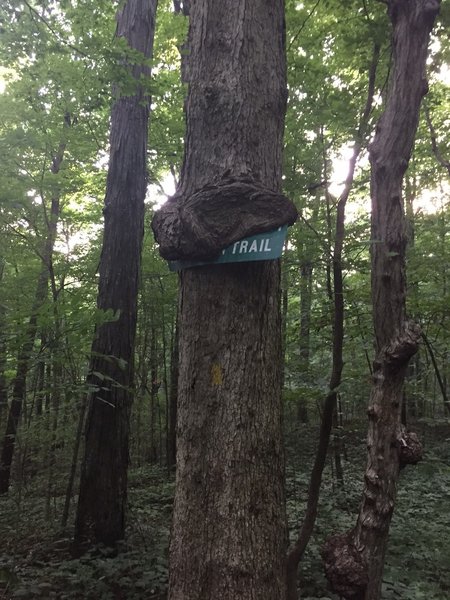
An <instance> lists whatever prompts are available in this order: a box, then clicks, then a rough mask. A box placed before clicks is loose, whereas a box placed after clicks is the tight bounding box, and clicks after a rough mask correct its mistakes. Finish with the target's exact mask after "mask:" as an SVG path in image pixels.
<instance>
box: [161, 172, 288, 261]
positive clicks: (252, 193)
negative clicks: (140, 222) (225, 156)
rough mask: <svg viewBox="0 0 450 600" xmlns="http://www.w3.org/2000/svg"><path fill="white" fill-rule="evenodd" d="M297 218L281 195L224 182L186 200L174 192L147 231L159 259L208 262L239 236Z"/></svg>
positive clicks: (244, 183)
mask: <svg viewBox="0 0 450 600" xmlns="http://www.w3.org/2000/svg"><path fill="white" fill-rule="evenodd" d="M297 216H298V213H297V209H296V208H295V205H294V204H293V202H292V201H291V200H289V199H288V198H287V197H286V196H284V195H283V194H280V193H277V192H273V191H271V190H268V189H266V188H264V187H262V186H261V185H259V184H258V183H255V182H254V181H251V180H232V179H228V180H225V181H221V182H219V183H217V184H215V185H210V186H206V187H204V188H202V189H201V190H199V191H197V192H195V193H194V194H192V195H191V196H187V197H183V196H181V195H177V194H175V196H173V197H172V198H169V200H168V201H167V202H166V203H165V204H164V205H163V206H162V207H161V208H160V210H158V211H157V212H156V213H155V215H154V217H153V220H152V229H153V232H154V234H155V239H156V241H157V242H158V243H159V246H160V248H159V252H160V254H161V256H162V257H163V258H165V259H167V260H194V259H195V260H198V259H202V260H204V259H208V260H210V259H214V258H216V257H217V256H219V254H220V252H221V250H223V249H224V248H226V247H227V246H229V245H230V244H232V243H234V242H237V241H238V240H241V239H242V238H245V237H248V236H250V235H255V234H258V233H264V232H266V231H272V230H273V229H276V228H277V227H281V226H282V225H292V224H293V223H295V221H296V220H297Z"/></svg>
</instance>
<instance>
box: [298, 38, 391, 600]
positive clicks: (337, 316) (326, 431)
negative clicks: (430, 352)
mask: <svg viewBox="0 0 450 600" xmlns="http://www.w3.org/2000/svg"><path fill="white" fill-rule="evenodd" d="M379 57H380V47H379V45H378V44H377V43H375V44H374V49H373V55H372V61H371V64H370V69H369V81H368V89H367V100H366V104H365V107H364V109H363V111H362V114H361V118H360V122H359V126H358V130H357V132H356V140H355V142H354V146H353V153H352V156H351V159H350V166H349V171H348V174H347V177H346V180H345V186H344V189H343V191H342V193H341V195H340V197H339V200H338V203H337V210H336V226H335V238H334V249H333V256H332V272H333V278H332V282H333V283H332V289H333V292H332V298H331V300H332V302H333V310H332V332H333V333H332V368H331V375H330V381H329V391H328V394H327V396H326V398H325V400H324V402H323V410H322V419H321V424H320V437H319V445H318V448H317V452H316V457H315V460H314V466H313V469H312V472H311V477H310V482H309V489H308V500H307V505H306V513H305V516H304V519H303V522H302V524H301V528H300V531H299V535H298V538H297V540H296V541H295V543H294V544H293V545H292V547H291V548H290V549H289V552H288V558H287V586H288V596H287V598H288V600H297V597H298V594H297V570H298V565H299V562H300V560H301V559H302V556H303V554H304V552H305V550H306V547H307V544H308V542H309V539H310V537H311V535H312V532H313V528H314V524H315V521H316V516H317V508H318V504H319V492H320V486H321V482H322V473H323V469H324V467H325V462H326V458H327V451H328V445H329V440H330V435H331V430H332V425H333V413H336V409H337V394H338V388H339V386H340V384H341V381H342V370H343V368H344V359H343V351H344V309H345V305H344V281H343V268H342V259H343V251H344V240H345V207H346V205H347V201H348V199H349V196H350V192H351V190H352V187H353V180H354V176H355V170H356V164H357V161H358V158H359V155H360V154H361V151H362V148H363V142H364V139H365V137H366V133H367V128H368V123H369V119H370V114H371V111H372V105H373V96H374V91H375V81H376V72H377V66H378V61H379ZM330 285H331V284H330Z"/></svg>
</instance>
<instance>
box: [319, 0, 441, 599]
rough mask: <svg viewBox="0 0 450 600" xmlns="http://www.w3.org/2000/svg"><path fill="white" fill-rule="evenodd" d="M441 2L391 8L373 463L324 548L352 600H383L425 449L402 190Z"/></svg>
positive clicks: (400, 0)
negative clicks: (413, 419) (409, 481)
mask: <svg viewBox="0 0 450 600" xmlns="http://www.w3.org/2000/svg"><path fill="white" fill-rule="evenodd" d="M438 10H439V1H438V0H390V1H389V2H388V12H389V16H390V18H391V21H392V25H393V28H394V38H393V61H394V64H393V72H392V77H391V82H390V88H389V93H388V98H387V102H386V108H385V111H384V113H383V115H382V117H381V119H380V121H379V122H378V126H377V131H376V135H375V138H374V141H373V143H372V145H371V148H370V162H371V167H372V175H371V197H372V240H373V243H372V303H373V321H374V329H375V338H376V358H375V362H374V373H373V388H372V393H371V398H370V405H369V410H368V415H369V433H368V440H367V445H368V462H367V469H366V473H365V478H364V479H365V481H364V493H363V498H362V503H361V508H360V512H359V516H358V520H357V523H356V527H355V529H354V531H352V532H351V533H350V534H344V535H340V536H335V537H334V538H331V539H330V540H329V541H328V542H327V544H326V547H325V549H324V559H325V563H326V565H325V566H326V570H327V576H328V578H329V579H330V581H331V583H332V585H333V587H334V589H335V590H336V592H338V593H339V594H340V595H342V596H344V597H345V598H353V599H364V600H378V599H379V598H380V596H381V584H382V574H383V567H384V557H385V552H386V547H387V541H388V535H389V525H390V522H391V518H392V513H393V510H394V504H395V498H396V485H397V480H398V476H399V470H400V468H401V467H402V466H404V465H405V464H408V463H413V462H416V461H417V460H419V458H420V447H419V444H418V440H417V439H416V438H415V436H414V435H413V434H407V433H406V432H405V431H404V429H403V428H402V425H401V420H400V416H401V404H402V396H403V383H404V376H405V371H406V367H407V365H408V361H409V359H410V358H411V356H413V355H414V353H415V352H416V351H417V347H418V341H419V337H420V332H419V330H418V328H417V327H416V326H415V325H414V324H413V323H411V322H409V321H407V319H406V315H405V295H406V280H405V246H406V226H405V217H404V211H403V204H402V181H403V175H404V173H405V171H406V168H407V166H408V162H409V159H410V156H411V152H412V148H413V144H414V138H415V133H416V129H417V123H418V118H419V110H420V103H421V100H422V97H423V95H424V94H425V93H426V91H427V85H426V79H425V65H426V58H427V47H428V41H429V37H430V32H431V29H432V27H433V24H434V20H435V18H436V15H437V13H438Z"/></svg>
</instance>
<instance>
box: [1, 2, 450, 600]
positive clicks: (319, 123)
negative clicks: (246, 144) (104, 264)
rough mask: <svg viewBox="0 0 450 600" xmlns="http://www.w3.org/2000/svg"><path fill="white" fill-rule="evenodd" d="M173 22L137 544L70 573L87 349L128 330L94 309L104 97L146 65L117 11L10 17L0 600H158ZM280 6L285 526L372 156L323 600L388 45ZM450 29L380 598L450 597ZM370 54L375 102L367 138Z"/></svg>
mask: <svg viewBox="0 0 450 600" xmlns="http://www.w3.org/2000/svg"><path fill="white" fill-rule="evenodd" d="M174 4H176V3H172V2H168V1H160V2H159V5H158V13H157V28H156V37H155V48H154V58H153V60H152V61H151V64H152V70H153V75H152V78H151V80H148V81H146V82H145V84H146V85H148V91H149V93H151V96H152V106H151V119H150V121H151V124H150V132H149V142H148V169H149V178H150V185H149V189H148V194H147V201H146V216H145V221H146V226H145V239H144V247H143V262H142V271H141V276H140V288H139V316H138V332H137V343H136V349H135V365H136V387H135V399H134V404H133V410H132V416H131V451H130V461H131V465H130V469H131V471H130V478H129V509H128V535H127V539H126V542H124V544H123V548H122V550H123V551H122V552H120V553H119V554H117V555H116V551H115V552H114V553H113V554H114V556H111V554H112V551H111V550H110V549H108V548H106V547H101V548H96V549H95V551H92V552H91V553H90V554H89V555H87V556H85V557H84V558H82V559H77V560H74V559H72V558H71V557H70V555H69V546H70V537H71V532H72V529H73V516H74V508H75V505H76V493H77V490H78V484H77V478H78V467H79V459H80V455H81V441H82V430H83V423H84V418H85V408H86V406H85V397H86V392H87V388H86V385H87V384H86V375H87V368H88V365H89V354H90V347H91V342H92V334H93V329H94V327H95V326H96V325H99V324H101V323H104V322H107V321H108V320H114V319H115V318H117V315H114V314H110V312H104V311H100V310H98V309H97V308H96V294H97V285H98V280H97V267H98V263H99V255H100V248H101V239H102V209H103V198H104V193H105V186H106V173H107V166H108V133H109V117H110V112H111V99H112V95H111V83H112V82H113V81H118V80H120V81H121V82H122V85H123V86H125V87H126V84H127V81H126V73H125V72H124V69H123V68H122V64H123V60H124V57H126V59H127V60H128V61H133V60H135V61H136V62H139V61H141V57H140V56H139V55H138V54H137V53H135V54H133V52H131V51H130V49H129V48H128V47H127V45H126V43H125V42H124V41H123V39H122V40H121V39H117V38H116V37H115V36H114V31H115V27H116V24H115V10H114V6H111V4H110V3H107V2H103V1H97V2H91V1H90V0H86V1H81V0H80V1H78V2H76V1H74V0H73V1H64V2H59V3H55V2H46V1H41V2H38V1H35V2H19V3H15V2H5V3H4V4H3V6H2V8H1V9H0V28H1V38H0V56H1V65H2V66H1V70H0V85H1V88H0V89H1V95H0V152H1V156H2V170H1V172H0V183H1V185H0V423H1V429H0V434H1V435H3V432H4V431H5V428H6V421H7V416H8V411H9V410H10V407H11V405H10V399H11V391H12V387H13V385H14V384H15V382H17V372H18V368H19V367H20V365H23V358H21V353H22V356H23V351H24V348H25V350H26V355H27V373H26V378H25V382H26V385H25V388H24V395H23V402H22V405H21V416H20V427H19V429H18V432H17V436H16V448H15V453H14V462H13V469H12V485H11V488H10V491H9V493H8V494H7V495H3V496H2V497H1V498H0V509H1V513H0V527H1V532H2V541H3V543H2V550H1V553H2V555H1V558H0V561H1V562H0V585H3V588H4V591H3V592H2V593H3V594H4V597H9V596H11V597H17V598H20V597H22V598H36V597H42V598H48V597H59V598H64V597H65V598H79V597H92V598H98V597H104V598H140V597H146V598H148V597H154V598H163V597H165V588H166V582H167V559H166V551H167V540H168V531H169V527H170V515H171V503H172V497H173V465H174V455H173V438H174V424H173V419H171V415H172V414H173V406H174V404H175V403H176V369H177V362H176V337H177V333H176V331H177V319H176V316H177V275H176V274H173V273H170V272H169V270H168V267H167V265H166V263H165V261H163V260H162V259H161V258H160V257H159V254H158V248H157V245H156V244H155V242H154V239H153V235H152V233H151V230H150V226H149V223H150V220H151V218H152V215H153V213H154V211H155V209H156V208H157V206H158V205H159V204H160V203H161V202H162V201H163V200H164V199H165V198H166V197H167V195H169V194H171V193H172V192H173V188H174V186H175V185H176V182H177V181H178V177H179V170H180V163H181V160H182V156H183V137H184V117H183V102H184V96H185V92H186V90H185V87H184V86H183V85H182V84H181V81H180V56H181V55H182V53H183V43H184V39H185V35H186V29H187V19H186V17H185V16H184V15H183V14H182V11H178V12H177V11H175V10H174ZM286 9H287V15H286V16H287V58H288V84H289V101H288V112H287V117H286V131H285V148H284V179H283V181H284V192H285V194H286V195H287V196H288V197H290V198H291V199H292V200H294V201H295V203H296V205H297V208H298V210H299V214H300V219H299V221H298V222H297V223H296V225H295V226H294V227H292V228H291V229H290V234H289V243H288V244H287V246H286V249H285V253H284V256H283V262H282V286H283V340H284V362H283V372H284V390H283V395H284V408H285V439H286V450H287V459H288V462H287V472H286V476H287V496H288V511H289V519H290V524H291V526H292V528H294V529H295V528H296V526H297V525H298V523H299V521H301V518H302V514H303V512H304V504H305V500H306V494H307V489H308V482H309V473H310V469H311V464H312V461H313V457H314V453H315V446H316V441H317V436H318V424H319V422H320V418H321V414H322V409H321V406H322V402H323V400H324V398H325V397H326V395H327V393H328V390H329V371H330V368H331V360H332V334H333V312H334V309H333V264H332V261H333V255H334V250H335V239H336V211H337V206H338V201H339V197H340V195H341V194H342V193H343V191H344V190H345V189H346V188H345V181H346V178H347V169H348V165H349V159H350V158H351V156H352V152H353V149H354V145H355V144H356V143H360V144H361V148H362V150H361V154H360V155H359V157H358V161H357V166H356V171H355V177H354V181H353V182H352V186H351V192H350V197H349V200H348V202H347V207H346V213H347V214H346V235H345V240H344V246H343V258H342V267H343V273H344V301H345V339H344V371H343V377H342V382H341V384H340V385H339V389H338V411H337V413H336V418H335V421H334V427H333V436H332V446H331V450H330V453H329V459H328V463H327V467H326V471H325V476H324V482H323V490H322V495H321V504H320V510H319V518H318V522H317V525H316V528H315V531H314V535H313V538H312V541H311V543H310V545H309V547H308V552H307V554H306V555H305V557H304V559H303V561H302V563H301V587H302V590H303V595H304V597H309V598H319V597H329V598H332V597H334V596H332V595H329V592H327V591H326V582H325V579H324V576H323V575H322V572H321V567H320V546H321V543H322V542H323V539H324V538H325V537H326V536H327V535H329V534H330V533H332V532H333V531H334V530H342V529H343V528H345V527H349V526H351V524H352V521H353V519H354V515H355V513H356V512H357V507H358V502H359V498H360V493H361V482H362V474H363V463H364V459H365V435H366V427H367V424H366V420H367V419H366V408H367V400H368V396H369V392H370V383H371V368H372V367H371V364H372V359H373V334H372V320H371V303H370V260H369V247H370V222H369V219H370V215H369V204H368V199H369V197H370V195H369V164H368V159H367V146H368V143H369V141H370V138H371V136H372V135H373V130H374V124H375V122H376V120H377V117H378V116H379V113H380V111H381V110H382V108H383V97H384V93H385V89H386V84H387V78H388V74H389V67H390V57H391V47H390V41H391V40H390V34H389V32H390V29H389V23H388V20H387V17H386V15H385V7H384V6H383V4H382V3H378V2H368V1H367V2H362V3H361V2H356V1H355V2H353V1H351V2H345V3H343V2H339V1H337V0H316V1H309V0H305V1H304V2H291V1H290V0H289V1H288V2H286ZM449 19H450V14H449V8H448V5H446V4H445V3H444V4H443V6H442V9H441V13H440V16H439V21H438V24H437V27H436V28H435V30H434V34H433V38H432V44H431V47H430V58H429V61H428V76H429V84H430V89H429V93H428V95H427V96H426V98H425V101H424V104H423V107H422V113H421V121H420V125H419V131H418V135H417V139H416V144H415V149H414V154H413V158H412V160H411V162H410V165H409V169H408V171H407V174H406V176H405V185H404V199H405V209H406V213H407V218H408V237H409V246H408V260H407V275H408V312H409V314H410V315H412V316H414V318H415V319H416V320H417V321H418V322H419V323H420V324H421V327H422V331H423V343H422V345H421V348H420V351H419V353H418V355H417V356H416V357H415V358H414V360H413V362H412V364H411V365H410V367H409V371H408V377H407V385H406V394H405V397H406V403H405V406H406V416H407V419H408V421H409V422H411V423H413V424H414V427H415V428H416V429H417V430H418V431H419V432H420V433H421V436H422V438H423V441H424V444H425V450H426V452H425V459H424V461H423V462H422V463H421V464H420V465H418V466H417V467H414V468H411V467H410V468H408V469H407V470H406V471H405V473H404V474H402V477H401V483H400V491H399V494H400V496H399V505H398V506H397V508H396V513H395V517H394V521H393V530H392V533H391V540H390V554H389V556H388V559H387V565H386V572H385V581H384V595H383V597H385V598H398V597H401V598H405V599H406V598H408V599H411V600H413V599H416V598H429V599H433V598H435V599H443V598H446V597H448V594H449V593H450V578H449V577H450V576H449V566H450V565H449V564H448V556H449V555H450V547H449V542H448V540H447V539H446V536H445V535H444V534H443V532H445V531H446V530H448V527H449V525H450V523H449V517H448V509H447V507H448V501H449V496H450V465H449V458H450V450H449V448H450V446H449V441H448V440H449V438H450V428H449V426H448V416H449V412H450V404H449V401H448V380H449V377H450V373H449V364H448V363H449V361H448V346H449V335H450V331H449V323H450V321H449V317H450V312H449V307H450V298H449V295H450V292H449V281H448V278H449V276H450V273H449V271H450V260H449V258H450V244H449V235H450V234H449V218H450V204H449V175H450V150H449V144H448V139H449V128H450V119H449V114H450V70H449V66H448V65H449V40H448V25H449ZM375 49H376V50H375ZM374 55H376V57H377V59H376V73H375V92H374V96H373V102H372V104H371V110H370V114H369V115H368V117H367V123H365V125H364V128H363V129H361V116H362V115H363V113H364V107H365V104H366V99H367V95H368V84H369V72H370V69H371V65H373V64H374ZM130 86H131V83H130ZM27 344H28V346H27ZM27 347H28V350H27ZM111 360H114V357H111ZM98 375H99V377H100V379H101V377H102V376H103V375H102V374H101V373H100V374H98Z"/></svg>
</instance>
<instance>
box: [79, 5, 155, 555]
mask: <svg viewBox="0 0 450 600" xmlns="http://www.w3.org/2000/svg"><path fill="white" fill-rule="evenodd" d="M156 5H157V1H156V0H128V1H127V2H126V3H125V4H124V5H123V6H121V8H120V10H119V12H118V13H117V30H116V36H117V38H123V39H124V40H125V41H126V42H127V44H128V47H129V48H130V58H129V59H127V58H126V57H125V60H124V64H123V66H124V70H125V74H124V79H123V85H124V86H128V87H127V89H125V88H123V87H122V85H121V84H120V83H116V85H115V86H114V90H113V92H114V96H115V100H114V104H113V108H112V113H111V132H110V161H109V169H108V177H107V183H106V197H105V207H104V215H105V225H104V237H103V246H102V254H101V258H100V267H99V271H100V278H99V291H98V297H97V305H98V307H99V308H100V309H102V310H105V311H106V310H110V311H113V313H114V315H115V318H114V319H113V320H112V321H110V322H107V323H104V324H102V325H101V326H99V327H98V328H97V330H96V333H95V337H94V341H93V344H92V357H91V362H90V375H89V377H88V383H89V384H90V386H91V392H90V394H89V399H88V404H89V406H88V413H87V422H86V431H85V454H84V460H83V464H82V472H81V482H80V495H79V500H78V507H77V515H76V523H75V543H76V544H77V545H78V546H81V545H82V544H84V543H85V542H87V543H88V542H103V543H106V544H113V543H114V542H116V541H117V540H119V539H122V538H123V536H124V528H125V508H126V496H127V469H128V446H129V419H130V409H131V404H132V398H133V389H132V388H133V353H134V341H135V333H136V313H137V292H138V281H139V271H140V257H141V246H142V236H143V227H144V198H145V194H146V187H147V167H146V158H147V132H148V119H149V110H150V98H149V95H148V78H149V76H150V66H149V58H150V57H151V55H152V50H153V37H154V30H155V13H156ZM133 82H134V89H132V93H131V94H130V88H129V85H130V83H133Z"/></svg>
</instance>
